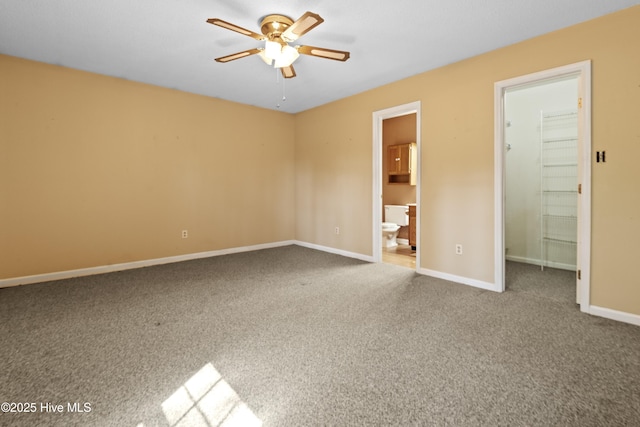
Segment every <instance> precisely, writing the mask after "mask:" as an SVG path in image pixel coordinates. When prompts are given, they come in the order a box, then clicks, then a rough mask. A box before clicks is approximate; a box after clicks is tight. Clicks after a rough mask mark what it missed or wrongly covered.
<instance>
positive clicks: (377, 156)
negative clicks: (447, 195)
mask: <svg viewBox="0 0 640 427" xmlns="http://www.w3.org/2000/svg"><path fill="white" fill-rule="evenodd" d="M420 109H421V102H420V101H415V102H410V103H407V104H402V105H398V106H395V107H391V108H386V109H384V110H378V111H374V112H373V155H372V157H373V193H372V194H373V202H372V206H373V207H372V209H373V232H372V233H373V239H372V241H373V250H372V252H373V262H382V228H381V227H382V225H381V224H382V177H383V171H384V168H383V165H382V146H383V145H382V124H383V121H384V120H386V119H392V118H394V117H400V116H406V115H408V114H414V113H415V115H416V152H417V156H418V166H417V168H418V170H417V172H416V173H417V183H416V243H417V246H416V270H418V269H419V268H420V246H421V245H420V185H421V172H420V171H421V163H422V159H421V157H422V154H421V153H422V150H421V145H422V144H421V142H420V135H421V132H420V122H421V114H420Z"/></svg>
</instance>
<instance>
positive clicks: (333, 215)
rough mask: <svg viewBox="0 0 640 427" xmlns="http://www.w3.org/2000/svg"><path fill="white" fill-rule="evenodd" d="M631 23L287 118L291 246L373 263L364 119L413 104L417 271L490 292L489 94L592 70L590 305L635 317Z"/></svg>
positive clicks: (612, 20) (608, 22)
mask: <svg viewBox="0 0 640 427" xmlns="http://www.w3.org/2000/svg"><path fill="white" fill-rule="evenodd" d="M638 22H640V6H636V7H633V8H630V9H627V10H624V11H621V12H618V13H615V14H612V15H608V16H605V17H602V18H599V19H596V20H593V21H589V22H586V23H583V24H580V25H576V26H573V27H570V28H567V29H564V30H561V31H557V32H554V33H550V34H547V35H544V36H542V37H537V38H535V39H532V40H529V41H526V42H523V43H519V44H516V45H513V46H509V47H506V48H503V49H499V50H496V51H493V52H489V53H486V54H484V55H480V56H477V57H474V58H470V59H467V60H464V61H461V62H458V63H455V64H451V65H449V66H446V67H442V68H439V69H436V70H433V71H429V72H426V73H423V74H420V75H417V76H414V77H411V78H408V79H404V80H401V81H398V82H395V83H393V84H390V85H386V86H383V87H380V88H377V89H374V90H371V91H368V92H365V93H362V94H359V95H356V96H352V97H349V98H345V99H343V100H340V101H337V102H334V103H332V104H329V105H325V106H322V107H319V108H316V109H313V110H309V111H306V112H303V113H300V114H298V115H297V118H296V126H297V128H296V147H297V166H298V169H297V177H298V179H297V186H296V202H297V204H296V212H297V221H296V237H297V238H298V239H300V240H305V241H309V242H312V243H317V244H322V245H327V246H331V247H334V248H338V249H341V250H345V251H352V252H357V253H362V254H367V255H372V253H373V248H372V224H371V221H372V214H371V210H372V185H371V180H372V146H373V145H372V112H374V111H377V110H382V109H385V108H390V107H393V106H397V105H401V104H405V103H408V102H413V101H418V100H419V101H421V108H422V117H421V118H420V120H421V129H422V135H421V143H422V159H421V161H422V182H421V210H420V213H421V218H420V221H421V236H420V237H421V240H420V242H419V245H420V246H421V265H420V267H421V268H424V269H430V270H435V271H439V272H443V273H447V274H452V275H456V276H462V277H466V278H470V279H474V280H479V281H484V282H489V283H493V281H494V267H493V266H494V259H493V251H494V241H493V239H494V230H493V219H494V190H493V187H494V181H493V173H494V164H493V152H494V148H493V146H494V134H493V125H494V114H493V108H494V106H493V90H494V83H495V82H496V81H500V80H505V79H508V78H512V77H516V76H521V75H525V74H529V73H533V72H536V71H540V70H544V69H549V68H553V67H558V66H562V65H566V64H571V63H575V62H579V61H583V60H587V59H591V60H592V65H593V68H592V70H593V111H592V112H593V122H592V132H593V135H592V137H593V149H594V151H598V150H607V163H606V164H597V163H594V164H593V177H592V181H593V199H592V202H593V209H592V217H593V222H592V239H593V240H592V266H591V273H592V277H591V279H592V283H591V284H592V287H591V289H592V298H591V303H592V304H593V305H596V306H601V307H606V308H610V309H613V310H620V311H624V312H628V313H633V314H640V286H638V279H637V274H635V270H634V269H633V264H634V261H635V258H637V254H638V250H637V242H638V240H640V220H639V219H638V212H639V211H640V193H638V191H637V189H636V187H637V185H638V182H639V181H640V175H639V172H638V171H639V170H640V169H638V167H637V166H636V165H635V162H636V160H637V159H638V158H640V121H639V120H637V117H638V114H639V112H640V110H639V107H638V106H639V105H640V77H639V76H640V55H638V54H637V53H638V51H640V25H638ZM347 145H348V147H347ZM338 148H339V150H338ZM338 152H340V153H342V154H343V155H346V153H347V152H348V153H350V156H351V161H348V162H347V161H345V160H344V157H343V156H337V155H334V154H335V153H338ZM347 165H348V166H347ZM304 198H309V199H315V200H316V201H317V203H313V204H312V203H303V202H302V201H303V200H304ZM338 222H340V223H341V224H342V226H343V228H342V233H344V234H345V236H342V235H341V236H333V235H332V234H331V230H332V227H333V226H334V225H335V224H334V223H338ZM347 235H348V238H347ZM456 243H461V244H462V245H463V247H464V255H463V256H456V255H455V254H454V245H455V244H456Z"/></svg>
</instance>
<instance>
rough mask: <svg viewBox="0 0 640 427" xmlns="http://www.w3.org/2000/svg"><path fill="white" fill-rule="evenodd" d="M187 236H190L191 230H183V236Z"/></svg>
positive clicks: (184, 237)
mask: <svg viewBox="0 0 640 427" xmlns="http://www.w3.org/2000/svg"><path fill="white" fill-rule="evenodd" d="M187 237H189V232H188V231H187V230H182V238H183V239H186V238H187Z"/></svg>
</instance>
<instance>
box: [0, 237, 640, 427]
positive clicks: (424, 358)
mask: <svg viewBox="0 0 640 427" xmlns="http://www.w3.org/2000/svg"><path fill="white" fill-rule="evenodd" d="M573 274H574V273H570V272H564V271H559V270H552V269H546V270H545V271H544V272H540V271H539V268H537V267H535V266H526V265H516V264H513V263H508V265H507V288H508V289H507V292H504V293H502V294H497V293H493V292H489V291H483V290H480V289H476V288H472V287H468V286H464V285H460V284H455V283H451V282H447V281H444V280H440V279H435V278H431V277H427V276H421V275H418V274H416V273H415V272H414V271H412V270H410V269H407V268H403V267H398V266H393V265H388V264H382V263H380V264H372V263H365V262H362V261H358V260H354V259H350V258H345V257H341V256H338V255H334V254H328V253H324V252H320V251H315V250H312V249H308V248H303V247H299V246H287V247H281V248H274V249H268V250H262V251H255V252H247V253H240V254H233V255H226V256H220V257H214V258H207V259H200V260H193V261H187V262H181V263H175V264H167V265H161V266H155V267H148V268H142V269H137V270H129V271H123V272H117V273H109V274H103V275H96V276H89V277H81V278H74V279H68V280H60V281H57V282H49V283H40V284H34V285H28V286H19V287H13V288H5V289H0V324H1V326H2V327H1V328H0V366H1V368H2V369H0V402H10V403H11V402H13V404H12V405H10V406H5V405H4V404H3V411H2V412H0V425H2V426H72V425H78V426H132V427H136V426H137V427H149V426H217V425H224V426H228V425H238V426H247V425H261V424H262V425H264V426H317V425H323V426H325V425H340V426H343V425H358V426H359V425H364V426H375V425H427V426H429V425H433V426H447V425H451V426H484V425H486V426H538V425H542V426H582V427H584V426H606V425H612V426H613V425H615V426H637V425H640V328H639V327H637V326H633V325H628V324H623V323H618V322H615V321H612V320H607V319H603V318H598V317H593V316H589V315H586V314H583V313H581V312H580V311H579V309H578V306H577V305H576V304H575V276H573ZM20 404H22V405H20ZM32 404H33V405H32ZM5 409H9V411H8V412H5ZM25 410H26V411H28V412H27V413H25Z"/></svg>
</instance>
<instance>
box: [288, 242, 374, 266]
mask: <svg viewBox="0 0 640 427" xmlns="http://www.w3.org/2000/svg"><path fill="white" fill-rule="evenodd" d="M293 244H294V245H298V246H302V247H305V248H309V249H316V250H318V251H322V252H329V253H332V254H336V255H342V256H345V257H347V258H355V259H359V260H361V261H366V262H373V256H371V255H363V254H359V253H356V252H349V251H343V250H342V249H336V248H330V247H328V246H322V245H316V244H315V243H307V242H301V241H298V240H296V241H294V242H293Z"/></svg>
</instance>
